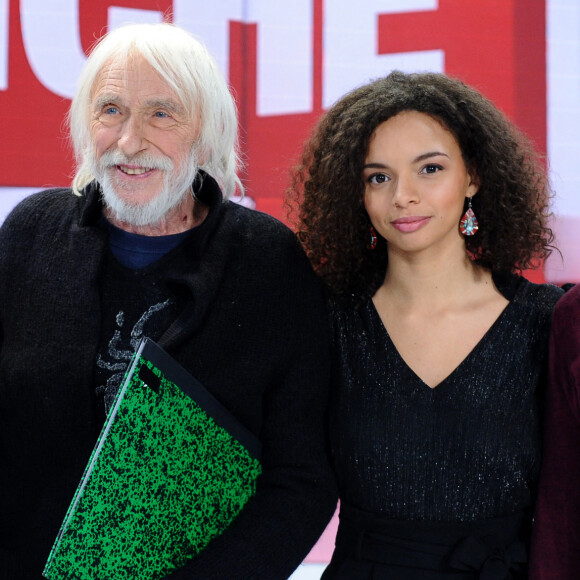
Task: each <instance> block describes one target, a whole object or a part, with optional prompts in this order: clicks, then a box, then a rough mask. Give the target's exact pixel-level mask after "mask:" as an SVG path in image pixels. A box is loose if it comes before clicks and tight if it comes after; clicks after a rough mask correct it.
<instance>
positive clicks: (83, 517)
mask: <svg viewBox="0 0 580 580" xmlns="http://www.w3.org/2000/svg"><path fill="white" fill-rule="evenodd" d="M259 448H260V445H259V441H258V440H257V439H256V438H255V437H254V436H253V435H252V434H251V433H250V432H249V431H247V430H246V429H245V428H244V427H243V426H242V425H241V424H240V423H239V422H238V421H237V420H236V419H235V417H233V416H232V415H231V414H230V413H229V412H228V411H227V410H226V409H224V408H223V407H222V406H221V405H220V403H219V402H218V401H217V400H216V399H215V398H213V396H212V395H211V394H210V393H209V392H208V391H207V390H206V389H205V388H204V387H203V386H202V385H201V384H200V383H199V382H198V381H196V380H195V379H194V378H193V377H192V376H191V375H189V374H188V373H187V372H186V371H185V370H184V369H183V368H182V367H180V366H179V365H178V364H177V363H176V361H175V360H174V359H172V358H171V357H170V356H169V355H168V354H167V353H165V351H163V350H162V349H161V348H159V346H157V345H156V344H155V343H154V342H152V341H151V340H149V339H144V340H143V342H142V343H141V345H140V347H139V349H138V350H137V352H136V353H135V356H134V358H133V362H132V364H131V365H130V368H129V370H128V371H127V374H126V376H125V379H124V381H123V384H122V386H121V389H120V390H119V394H118V395H117V399H116V402H115V405H114V406H113V409H112V410H111V412H110V414H109V417H108V418H107V421H106V423H105V426H104V427H103V431H102V432H101V435H100V437H99V441H98V442H97V445H96V447H95V449H94V451H93V453H92V455H91V458H90V460H89V463H88V465H87V468H86V470H85V474H84V476H83V478H82V481H81V483H80V485H79V487H78V489H77V491H76V494H75V496H74V498H73V501H72V503H71V505H70V507H69V510H68V513H67V515H66V518H65V520H64V522H63V524H62V527H61V530H60V532H59V534H58V537H57V539H56V541H55V543H54V546H53V548H52V551H51V554H50V557H49V559H48V561H47V563H46V567H45V569H44V573H43V575H44V576H45V577H46V578H48V579H49V580H57V579H73V578H74V579H75V580H84V579H87V580H88V579H92V580H101V579H102V580H105V579H107V580H110V579H112V578H114V579H115V580H124V579H126V580H140V579H143V580H145V579H147V580H151V579H156V578H163V577H164V576H166V575H167V574H169V573H170V572H171V571H173V570H175V569H177V568H180V567H181V566H183V565H184V564H185V563H186V561H187V560H188V559H190V558H192V557H194V556H195V555H196V554H197V553H199V552H200V551H201V550H202V549H203V548H204V546H206V544H207V543H208V542H209V541H210V540H211V539H212V538H214V537H215V536H217V535H219V534H220V533H221V532H222V531H223V530H224V529H225V528H226V527H227V526H228V525H229V523H230V522H231V521H232V520H233V519H234V518H235V517H236V516H237V515H238V513H239V512H240V510H241V509H242V508H243V506H244V504H245V503H246V502H247V501H248V499H249V498H250V497H251V496H252V495H253V493H254V491H255V484H256V478H257V477H258V475H259V473H260V472H261V466H260V462H259V459H258V457H259Z"/></svg>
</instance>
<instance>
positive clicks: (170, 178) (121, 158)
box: [89, 150, 199, 226]
mask: <svg viewBox="0 0 580 580" xmlns="http://www.w3.org/2000/svg"><path fill="white" fill-rule="evenodd" d="M90 156H91V158H90V160H89V161H90V164H91V168H92V172H93V175H94V176H95V178H96V180H97V181H98V182H99V184H100V186H101V190H102V199H103V203H104V204H105V206H106V207H107V208H108V209H109V210H110V211H111V213H112V215H113V217H114V218H115V219H116V220H118V221H120V222H124V223H127V224H130V225H132V226H154V225H157V224H159V223H160V222H161V221H162V220H163V219H164V218H165V216H166V215H167V214H168V213H169V212H170V211H171V210H172V209H174V208H175V207H177V206H178V205H179V204H180V203H181V202H182V201H183V200H184V198H185V196H186V195H187V194H188V192H189V191H190V188H191V185H192V184H193V180H194V179H195V176H196V175H197V172H198V169H199V164H198V160H197V155H196V154H195V151H193V150H192V151H191V153H190V155H189V158H188V159H187V160H186V161H185V162H184V163H181V167H180V169H179V170H178V171H175V170H174V164H173V161H172V160H171V159H169V158H167V157H162V156H153V155H150V154H148V153H144V154H138V155H135V156H134V157H131V158H128V157H127V156H126V155H124V154H123V153H121V152H120V151H118V150H116V151H106V152H105V153H103V155H102V156H101V159H100V160H99V161H97V159H96V156H95V153H94V150H91V153H90ZM129 164H136V165H140V166H141V167H148V168H151V169H160V170H162V171H164V172H165V174H164V176H163V187H162V188H161V191H160V192H159V193H158V194H157V195H156V196H155V197H153V199H151V200H149V201H148V202H146V203H142V204H131V203H130V202H127V201H126V200H123V199H121V198H120V197H119V196H118V195H117V193H116V191H115V188H122V187H123V184H122V183H120V182H118V181H116V180H115V179H114V178H112V177H111V171H110V168H111V167H114V166H117V165H129Z"/></svg>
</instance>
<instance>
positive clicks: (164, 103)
mask: <svg viewBox="0 0 580 580" xmlns="http://www.w3.org/2000/svg"><path fill="white" fill-rule="evenodd" d="M122 104H123V99H121V98H120V97H119V95H115V94H103V95H99V96H98V97H97V98H96V99H95V100H94V102H93V110H95V111H98V110H100V109H102V108H103V107H104V106H105V105H122ZM141 107H143V108H146V109H165V110H166V111H169V112H171V113H180V114H184V113H185V107H184V106H183V105H182V104H181V103H179V102H177V101H175V100H173V99H151V100H148V101H145V102H144V103H143V104H142V105H141Z"/></svg>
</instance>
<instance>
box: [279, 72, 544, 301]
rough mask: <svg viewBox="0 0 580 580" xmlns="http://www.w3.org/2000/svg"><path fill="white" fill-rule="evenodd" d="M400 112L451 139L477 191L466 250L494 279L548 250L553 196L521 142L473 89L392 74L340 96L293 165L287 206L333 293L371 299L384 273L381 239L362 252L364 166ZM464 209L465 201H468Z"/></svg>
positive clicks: (440, 78)
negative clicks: (378, 134)
mask: <svg viewBox="0 0 580 580" xmlns="http://www.w3.org/2000/svg"><path fill="white" fill-rule="evenodd" d="M403 111H418V112H421V113H425V114H427V115H430V116H431V117H433V118H434V119H436V120H438V121H439V122H440V123H442V125H443V126H444V127H445V128H447V129H448V130H449V131H450V132H451V133H452V134H453V135H454V136H455V138H456V139H457V142H458V144H459V147H460V149H461V152H462V154H463V159H464V162H465V164H466V167H467V168H468V170H469V171H470V172H471V173H472V174H475V175H476V176H477V182H478V185H479V189H478V192H477V195H476V196H474V197H473V200H472V204H473V210H474V212H475V214H476V216H477V219H478V221H479V231H478V232H477V235H475V236H470V237H465V245H466V251H467V252H468V254H469V256H470V258H471V259H472V260H473V262H475V263H476V264H478V265H481V266H483V267H485V268H488V269H489V270H491V271H492V272H514V271H521V270H525V269H528V268H531V267H534V266H536V265H537V263H538V261H539V260H541V259H544V258H546V257H547V256H548V255H549V254H550V252H551V250H552V249H553V246H552V245H551V244H552V242H553V234H552V231H551V229H550V228H549V227H548V226H547V218H548V217H549V216H550V213H549V209H548V206H549V201H550V198H551V189H550V185H549V182H548V179H547V177H546V172H545V167H544V162H543V160H542V159H541V158H540V157H539V156H538V154H537V153H536V152H535V151H534V149H533V147H532V145H531V144H530V142H529V140H528V139H527V138H526V137H525V136H524V135H523V133H521V132H520V131H519V130H518V129H517V128H516V127H515V126H514V125H513V124H512V123H511V122H510V121H509V120H508V119H507V118H506V116H505V115H504V114H503V113H501V112H500V111H499V110H498V109H497V107H496V106H495V105H494V104H493V103H492V102H491V101H489V100H488V99H486V98H485V97H484V96H483V95H481V94H480V93H479V92H478V91H477V90H475V89H473V88H471V87H469V86H467V85H466V84H464V83H463V82H462V81H460V80H458V79H454V78H451V77H449V76H447V75H445V74H440V73H411V74H406V73H402V72H400V71H394V72H392V73H391V74H389V75H388V76H386V77H384V78H381V79H378V80H376V81H374V82H371V83H369V84H367V85H364V86H362V87H360V88H357V89H355V90H353V91H352V92H350V93H348V94H347V95H345V96H344V97H343V98H341V99H340V100H339V101H338V102H337V103H336V104H335V105H334V106H332V108H331V109H329V110H328V112H327V113H326V114H325V115H324V116H323V117H322V119H321V120H320V122H319V124H318V126H317V128H316V129H315V131H314V133H313V135H312V137H311V138H310V140H309V141H308V142H307V143H306V145H305V149H304V152H303V154H302V159H301V163H300V165H298V166H297V167H296V168H294V171H293V175H292V183H291V187H290V189H289V190H288V195H287V205H288V206H289V217H290V221H291V222H292V223H293V224H294V225H295V227H296V231H297V235H298V236H299V238H300V241H301V242H302V244H303V246H304V248H305V250H306V253H307V254H308V257H309V258H310V261H311V262H312V264H313V266H314V269H315V270H316V272H317V273H318V275H319V276H320V277H321V279H322V280H323V282H324V283H325V284H326V285H327V287H328V289H329V290H330V291H331V292H332V293H334V294H346V293H353V294H357V295H360V296H372V295H373V294H374V292H375V291H376V290H377V288H378V287H379V286H380V284H381V283H382V282H383V279H384V276H385V272H386V267H387V247H386V242H385V240H384V239H383V238H381V237H380V236H379V243H378V246H377V248H376V249H375V250H374V251H369V250H368V249H367V247H366V246H367V243H368V241H369V225H370V221H369V217H368V215H367V213H366V210H365V208H364V202H363V196H364V182H363V175H362V174H363V165H364V161H365V157H366V155H367V150H368V146H369V142H370V140H371V137H372V135H373V133H374V131H375V129H376V128H377V126H378V125H380V124H381V123H383V122H384V121H386V120H388V119H389V118H391V117H393V116H395V115H397V114H398V113H401V112H403ZM466 207H467V200H466Z"/></svg>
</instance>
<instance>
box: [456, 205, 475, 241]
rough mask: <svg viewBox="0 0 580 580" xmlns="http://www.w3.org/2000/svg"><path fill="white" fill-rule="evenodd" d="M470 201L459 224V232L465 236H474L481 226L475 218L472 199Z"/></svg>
mask: <svg viewBox="0 0 580 580" xmlns="http://www.w3.org/2000/svg"><path fill="white" fill-rule="evenodd" d="M468 199H469V202H468V204H467V211H466V212H465V213H464V214H463V217H462V218H461V221H460V222H459V231H460V232H461V233H462V234H463V235H464V236H474V235H475V233H476V232H477V230H478V229H479V224H478V223H477V218H476V217H475V214H474V213H473V208H472V207H471V197H469V198H468Z"/></svg>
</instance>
